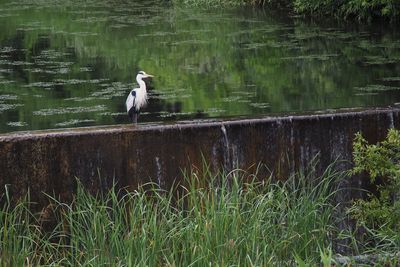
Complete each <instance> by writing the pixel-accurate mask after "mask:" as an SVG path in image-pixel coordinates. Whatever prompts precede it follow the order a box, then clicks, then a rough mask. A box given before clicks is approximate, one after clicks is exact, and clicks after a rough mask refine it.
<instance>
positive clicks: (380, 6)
mask: <svg viewBox="0 0 400 267" xmlns="http://www.w3.org/2000/svg"><path fill="white" fill-rule="evenodd" d="M294 9H295V11H296V12H298V13H303V14H312V15H317V16H323V15H328V16H331V15H334V16H336V17H341V18H356V19H358V20H363V21H365V20H372V19H374V18H379V17H381V18H387V19H392V20H394V19H396V18H398V17H399V10H400V4H399V2H398V1H397V0H328V1H326V0H313V1H309V0H294Z"/></svg>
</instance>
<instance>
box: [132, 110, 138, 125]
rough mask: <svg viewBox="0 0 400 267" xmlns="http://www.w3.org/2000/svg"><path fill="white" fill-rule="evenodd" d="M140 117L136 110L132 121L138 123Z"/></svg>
mask: <svg viewBox="0 0 400 267" xmlns="http://www.w3.org/2000/svg"><path fill="white" fill-rule="evenodd" d="M138 117H139V113H136V112H134V113H133V114H132V123H133V124H137V119H138Z"/></svg>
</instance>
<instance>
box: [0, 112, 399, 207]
mask: <svg viewBox="0 0 400 267" xmlns="http://www.w3.org/2000/svg"><path fill="white" fill-rule="evenodd" d="M399 115H400V109H397V108H396V109H374V110H364V111H354V112H341V113H333V114H321V115H315V114H313V115H301V116H282V117H265V118H258V119H247V120H232V121H210V122H199V123H196V122H195V121H194V122H193V123H190V124H179V123H177V124H173V125H164V126H150V125H140V124H139V125H138V126H136V127H135V126H132V125H121V126H107V127H89V128H78V129H68V130H54V131H38V132H25V133H12V134H5V135H0V192H1V193H0V194H2V193H4V188H5V185H8V187H9V189H10V192H11V193H12V196H13V197H14V198H18V197H20V196H22V195H24V194H25V193H26V192H27V190H28V188H30V194H31V197H32V200H34V201H39V202H42V201H44V200H43V194H42V193H41V192H43V191H45V192H48V193H51V194H53V193H54V194H55V195H58V196H61V197H62V198H64V199H69V198H70V196H71V193H72V192H73V191H74V189H75V185H76V183H75V177H78V178H79V179H80V180H81V181H82V182H83V183H84V185H85V186H86V187H87V188H89V189H90V190H92V191H95V190H99V189H105V188H107V187H109V186H110V185H111V183H112V180H113V178H115V180H116V181H117V182H118V184H119V185H120V186H129V187H131V188H135V187H136V186H137V185H138V184H139V183H143V182H147V181H150V180H152V181H154V182H156V183H158V184H159V185H160V186H161V187H168V186H169V185H170V184H171V183H172V182H173V180H174V179H176V178H177V179H180V178H181V177H182V172H181V170H182V169H185V168H191V167H198V168H201V166H202V158H203V157H204V159H205V160H206V161H207V162H209V163H210V165H211V168H212V169H214V170H216V169H218V168H221V167H222V168H225V169H226V170H229V169H232V168H234V167H239V168H242V169H246V170H248V171H249V172H252V171H254V170H255V168H256V164H257V163H264V164H266V165H267V166H269V168H270V169H271V171H273V172H274V173H275V174H276V176H277V177H278V178H282V179H284V177H286V175H287V174H288V173H289V172H291V171H293V170H296V169H304V168H305V166H307V164H308V163H309V162H310V160H311V159H312V158H313V157H314V156H315V155H316V154H318V153H320V165H319V166H318V169H319V170H320V171H321V170H323V169H324V168H325V167H326V166H327V165H328V164H329V163H331V162H332V161H333V160H335V159H337V158H338V159H341V160H347V162H341V163H340V164H339V168H348V167H349V166H350V162H349V161H350V160H351V152H352V139H353V137H354V134H355V133H356V132H358V131H361V132H362V133H363V135H364V136H365V137H366V138H367V140H369V141H370V142H376V141H378V140H382V139H383V138H384V137H385V135H386V133H387V129H388V128H390V127H395V128H399V126H400V117H399ZM264 174H265V173H261V174H260V175H261V176H262V175H264ZM349 183H350V184H352V185H353V186H357V187H362V186H363V185H362V182H361V181H360V180H359V179H356V178H354V179H352V181H349Z"/></svg>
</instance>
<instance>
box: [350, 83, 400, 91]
mask: <svg viewBox="0 0 400 267" xmlns="http://www.w3.org/2000/svg"><path fill="white" fill-rule="evenodd" d="M355 89H356V90H358V91H361V92H384V91H394V90H400V87H397V86H387V85H382V84H371V85H367V86H364V87H355Z"/></svg>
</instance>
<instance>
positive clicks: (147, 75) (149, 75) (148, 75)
mask: <svg viewBox="0 0 400 267" xmlns="http://www.w3.org/2000/svg"><path fill="white" fill-rule="evenodd" d="M148 77H154V76H153V75H151V74H146V78H148Z"/></svg>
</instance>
